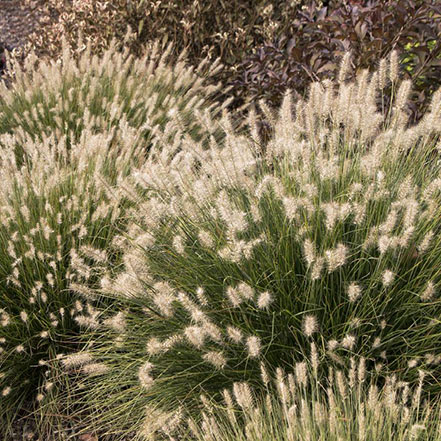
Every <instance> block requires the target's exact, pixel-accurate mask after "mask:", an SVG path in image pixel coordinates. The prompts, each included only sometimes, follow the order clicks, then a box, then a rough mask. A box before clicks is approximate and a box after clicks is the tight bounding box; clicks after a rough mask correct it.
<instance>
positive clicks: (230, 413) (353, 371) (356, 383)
mask: <svg viewBox="0 0 441 441" xmlns="http://www.w3.org/2000/svg"><path fill="white" fill-rule="evenodd" d="M311 361H312V360H311ZM365 362H366V360H364V359H363V358H361V359H359V360H357V359H355V358H351V367H350V368H349V369H347V368H346V369H345V368H344V367H343V368H340V369H339V370H336V371H332V370H330V372H329V375H328V378H327V380H328V381H326V382H320V381H317V378H316V376H315V374H314V367H313V366H311V363H305V362H299V363H297V364H296V366H295V368H294V370H293V372H289V373H285V372H284V371H283V370H282V369H277V372H276V375H275V378H274V379H273V378H270V377H269V376H268V374H266V377H264V378H263V380H265V381H266V384H265V389H266V394H265V397H264V399H262V396H261V394H257V396H256V394H255V393H253V390H252V388H250V386H249V385H248V384H247V383H244V382H240V383H235V384H234V385H233V388H232V390H231V391H229V390H227V389H225V390H224V391H223V400H224V402H223V403H222V404H221V405H219V404H217V403H215V402H210V400H209V399H207V397H205V399H204V400H203V403H204V405H203V407H202V408H203V417H202V421H200V422H195V421H192V420H190V422H189V423H188V424H187V427H188V429H189V430H188V431H185V429H184V431H183V430H182V426H183V425H182V420H183V418H182V416H183V415H182V411H177V412H175V413H174V414H173V415H170V416H169V415H167V416H164V415H161V414H159V415H158V416H157V418H155V419H153V418H151V417H150V418H149V417H147V421H146V424H145V425H144V427H143V435H144V436H145V439H149V435H151V434H152V433H155V432H157V433H160V434H163V435H166V436H170V435H172V436H176V434H178V433H179V434H180V437H179V439H188V440H190V439H191V440H198V441H233V440H234V441H245V440H246V441H273V440H277V441H297V440H298V441H300V440H302V441H303V440H336V439H339V440H350V439H354V438H355V439H357V440H364V441H376V440H382V441H387V440H390V441H392V440H393V441H397V440H399V441H405V440H406V441H407V440H409V441H410V440H415V439H420V440H432V441H436V440H439V439H440V429H441V427H440V422H439V412H440V409H439V404H438V405H434V406H433V407H432V406H428V405H424V404H423V403H422V400H421V389H422V385H423V381H424V374H423V373H421V376H420V379H419V382H418V385H416V386H415V387H410V386H409V384H408V383H406V382H403V381H399V380H398V379H397V377H396V376H395V375H392V376H390V377H386V379H385V381H384V383H383V385H381V386H379V385H378V384H376V382H375V381H373V380H372V378H369V374H370V373H369V372H367V371H366V365H365ZM264 375H265V374H264ZM152 413H153V414H154V413H155V412H154V411H153V412H152ZM161 416H162V418H161ZM184 427H185V426H184Z"/></svg>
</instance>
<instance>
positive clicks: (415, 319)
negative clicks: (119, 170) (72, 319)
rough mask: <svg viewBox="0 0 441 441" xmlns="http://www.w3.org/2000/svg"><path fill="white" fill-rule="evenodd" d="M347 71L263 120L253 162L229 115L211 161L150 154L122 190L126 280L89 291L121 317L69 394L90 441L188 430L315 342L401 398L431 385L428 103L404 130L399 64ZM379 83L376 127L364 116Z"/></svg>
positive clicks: (171, 149) (179, 145)
mask: <svg viewBox="0 0 441 441" xmlns="http://www.w3.org/2000/svg"><path fill="white" fill-rule="evenodd" d="M348 65H349V58H348V57H345V58H344V61H343V66H342V70H341V72H340V76H339V80H338V83H331V82H325V83H315V84H313V85H312V86H311V89H310V94H309V98H308V99H307V100H306V101H299V102H297V103H293V102H292V101H291V97H290V95H289V94H288V95H287V96H286V98H285V100H284V103H283V105H282V107H281V109H280V112H279V115H278V116H276V115H272V114H271V112H270V111H268V109H267V108H266V106H265V105H264V103H261V107H262V110H263V111H264V112H265V113H266V114H267V117H268V120H269V121H271V123H272V132H273V135H272V138H271V139H270V141H269V142H268V143H267V144H266V145H261V142H260V139H259V135H258V133H259V132H258V129H257V127H256V124H255V118H254V114H253V113H251V114H250V117H249V133H248V134H243V133H240V134H239V133H237V132H236V131H235V130H234V129H233V127H232V123H231V117H230V116H229V115H228V114H227V113H226V112H224V115H223V117H222V119H221V120H220V122H218V123H217V122H215V121H211V122H210V123H209V124H207V127H209V128H210V130H211V131H212V132H213V133H214V132H215V130H217V129H218V128H219V127H220V128H222V130H223V132H224V138H223V142H222V144H218V143H216V140H215V139H214V137H212V138H211V141H210V146H209V147H207V145H206V144H205V143H200V142H199V143H198V142H196V141H194V140H191V139H189V138H188V137H185V136H182V134H180V133H177V134H176V137H175V140H174V142H173V143H170V140H169V138H168V137H164V136H160V135H158V136H157V138H155V143H154V145H155V147H154V149H153V150H152V153H151V155H150V156H149V158H148V160H147V161H146V162H145V164H143V165H142V166H141V167H139V169H138V170H136V171H135V172H134V173H132V176H131V181H132V183H131V185H129V184H127V187H126V189H127V197H129V198H130V199H131V200H132V202H133V203H134V204H135V207H136V208H134V209H133V210H132V211H131V218H132V219H133V222H132V225H131V227H130V228H129V230H128V234H127V235H126V239H125V241H121V242H120V246H121V248H122V252H123V253H124V270H123V271H122V272H120V273H118V274H116V275H114V276H113V277H104V278H102V280H101V287H100V289H99V291H98V292H99V293H100V294H107V295H110V296H112V297H114V298H117V299H118V300H119V301H120V302H121V305H122V306H121V308H123V309H125V310H127V312H126V313H122V315H120V316H119V317H118V320H119V321H120V324H121V326H120V327H119V330H115V329H112V330H110V331H105V329H108V326H107V325H106V324H105V323H103V324H102V325H101V326H100V327H99V328H97V329H99V331H98V332H97V333H96V334H95V335H94V336H93V344H91V346H90V348H89V352H88V354H89V356H90V360H89V361H88V362H87V363H92V361H93V363H94V364H96V363H102V366H101V365H100V366H101V367H100V372H99V375H98V376H94V377H92V379H91V380H88V379H87V376H86V377H85V378H84V380H83V381H81V388H80V389H78V393H79V394H81V395H82V398H81V400H82V402H83V403H86V407H87V408H88V411H87V412H88V415H89V416H90V417H91V419H92V420H93V424H94V427H101V428H102V429H103V430H108V431H109V432H114V433H117V434H122V433H124V431H132V430H134V429H136V428H140V427H141V425H142V421H143V419H144V408H145V406H147V405H152V404H153V405H154V406H158V408H159V409H161V410H162V411H168V410H170V409H173V408H176V406H181V405H185V406H186V407H187V408H188V409H190V412H191V411H192V410H193V411H195V412H196V410H197V405H196V402H197V399H198V397H199V394H200V393H201V392H202V391H204V392H205V393H207V394H208V395H209V396H211V397H213V399H215V398H216V397H218V396H219V395H220V393H221V391H222V390H223V389H224V388H228V387H230V386H231V385H232V384H233V383H235V382H243V381H247V382H249V383H250V385H251V386H253V385H257V380H258V378H259V377H260V363H261V362H262V361H263V362H265V363H266V364H267V365H268V366H269V367H272V368H275V367H276V366H280V367H282V368H285V367H287V366H292V365H293V364H294V363H296V362H297V361H298V360H299V359H301V358H302V357H303V356H304V355H305V353H306V351H307V349H308V348H309V340H310V339H311V338H312V339H313V340H314V342H315V344H316V346H317V347H318V348H321V349H324V350H326V351H327V352H328V355H329V356H330V357H331V358H332V359H333V360H334V362H336V363H338V362H339V361H341V360H342V359H343V357H345V356H346V355H348V354H353V353H355V352H357V353H359V354H361V355H362V356H364V357H366V359H368V360H369V362H370V363H373V364H376V365H378V366H380V364H381V363H383V364H385V365H386V366H387V368H386V372H387V371H389V370H390V371H396V372H402V373H403V375H404V373H405V378H406V380H416V379H417V378H418V375H417V368H418V367H420V366H422V365H424V366H426V367H427V368H430V369H431V370H432V371H433V373H434V377H433V378H436V374H437V373H439V369H440V367H439V366H440V361H441V357H440V354H439V352H438V348H439V347H440V344H441V333H440V328H439V326H440V322H439V319H438V317H439V313H440V312H441V304H440V301H439V297H438V294H437V292H438V288H439V284H440V275H441V274H440V263H441V242H440V237H439V232H440V227H441V224H440V222H441V221H440V219H441V217H440V212H441V205H440V202H441V199H440V198H441V193H440V189H441V184H440V180H439V173H440V171H441V170H440V163H439V162H437V161H436V160H434V159H433V157H434V156H436V154H437V150H436V148H435V144H434V142H435V141H436V137H437V136H438V135H439V133H438V130H439V123H440V117H441V115H440V112H441V109H440V107H441V105H440V102H441V92H440V91H438V92H437V93H436V94H435V95H434V100H433V103H432V108H431V110H430V112H428V113H427V114H426V116H425V118H424V119H423V120H422V121H421V123H420V124H419V125H418V126H415V127H412V128H406V123H407V116H406V113H405V111H404V109H405V103H406V99H407V96H408V94H409V91H410V87H411V85H410V83H409V82H407V81H405V82H403V83H398V82H397V64H396V57H394V56H393V57H392V59H391V63H390V66H389V65H387V64H386V63H381V69H380V71H379V72H376V73H374V74H373V75H372V76H370V75H369V74H368V73H367V72H362V73H361V75H359V76H358V77H357V79H356V80H355V81H354V82H351V83H348V82H346V80H345V77H346V72H347V71H346V69H347V67H348ZM385 83H388V84H389V83H391V85H392V87H393V89H394V90H395V93H394V96H395V104H394V105H393V106H392V107H391V111H390V112H389V113H388V114H387V115H384V114H382V113H381V112H379V111H378V109H377V107H376V103H377V95H378V91H379V90H381V88H383V87H384V85H385ZM73 363H74V364H75V362H73ZM87 363H86V364H87ZM432 386H433V389H434V390H439V385H438V384H437V383H436V380H435V381H432ZM128 412H130V415H131V417H130V421H129V422H128V421H127V419H126V416H127V413H128Z"/></svg>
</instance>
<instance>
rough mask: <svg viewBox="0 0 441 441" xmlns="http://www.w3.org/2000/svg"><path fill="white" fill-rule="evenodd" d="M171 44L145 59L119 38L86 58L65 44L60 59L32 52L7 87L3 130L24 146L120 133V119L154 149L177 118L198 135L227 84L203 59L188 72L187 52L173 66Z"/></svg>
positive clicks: (1, 104) (1, 109)
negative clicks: (158, 133)
mask: <svg viewBox="0 0 441 441" xmlns="http://www.w3.org/2000/svg"><path fill="white" fill-rule="evenodd" d="M171 50H172V46H171V44H170V45H168V46H167V47H164V46H163V45H160V44H159V42H155V43H154V44H152V45H151V47H150V48H149V49H148V50H145V51H144V56H143V57H141V58H134V57H133V55H130V54H129V51H128V49H125V48H122V49H117V48H116V42H115V41H113V42H112V44H111V45H110V47H109V48H108V49H106V50H105V51H104V52H103V54H102V56H97V55H92V54H91V46H90V43H89V44H88V45H87V46H85V48H84V51H83V52H82V54H81V56H79V57H76V56H75V53H74V52H73V50H72V49H71V48H70V46H68V44H67V43H66V42H63V53H62V56H61V57H60V60H59V61H58V62H54V61H53V60H48V61H42V60H39V59H38V58H37V57H36V56H35V54H33V53H30V54H29V55H28V57H27V58H26V60H25V63H24V66H23V67H21V65H20V63H19V62H17V61H14V60H13V61H12V65H11V69H10V70H11V71H12V72H13V77H14V81H13V83H12V84H10V85H8V86H6V84H4V83H3V84H0V133H14V135H15V137H16V138H17V142H21V141H23V140H24V139H25V137H26V135H30V136H31V138H32V139H39V140H41V139H42V138H43V135H47V136H50V135H53V136H55V137H56V139H61V137H62V136H63V135H65V136H66V140H67V142H68V143H70V142H77V141H78V140H79V139H80V137H81V134H82V132H83V130H85V129H89V130H91V131H92V132H93V133H98V132H107V133H111V132H112V130H115V129H117V128H118V126H119V124H120V121H121V120H125V121H126V124H127V125H128V126H130V127H133V128H136V129H137V130H138V132H139V133H138V136H139V138H140V140H142V141H143V142H145V144H146V149H147V148H148V146H149V142H148V141H149V139H150V138H151V131H152V129H153V128H154V127H155V126H156V125H161V127H163V128H164V127H165V126H166V125H167V123H168V122H169V121H170V119H171V116H170V115H172V114H173V113H176V112H178V113H179V115H180V124H181V125H183V126H184V127H186V128H188V129H190V128H191V129H192V131H193V133H192V136H195V137H196V136H197V132H198V127H197V124H196V121H195V118H194V114H195V112H196V113H197V112H203V111H208V110H210V109H211V110H212V111H214V109H213V107H214V106H213V104H211V106H210V105H209V104H208V98H209V97H210V96H213V94H214V93H215V92H216V91H217V90H218V88H219V86H217V85H214V84H211V85H208V84H207V76H210V75H212V74H214V73H215V72H216V71H217V70H219V68H220V67H221V66H220V65H219V63H218V62H214V63H212V64H211V65H209V64H207V63H206V61H203V62H202V63H201V64H199V66H198V67H196V68H195V67H188V66H187V65H186V61H185V53H182V54H181V56H179V57H178V60H177V61H176V62H175V63H173V64H171V63H170V56H169V55H170V52H171Z"/></svg>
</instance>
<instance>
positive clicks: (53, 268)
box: [0, 47, 213, 436]
mask: <svg viewBox="0 0 441 441" xmlns="http://www.w3.org/2000/svg"><path fill="white" fill-rule="evenodd" d="M166 58H167V53H165V54H164V55H162V56H159V55H157V54H156V53H155V52H152V53H150V54H149V55H146V56H145V58H143V59H140V60H134V59H133V58H132V57H129V56H128V55H127V53H126V52H118V51H117V50H115V49H114V48H110V49H109V50H107V51H106V52H105V54H104V55H103V57H102V58H98V57H91V56H90V54H89V52H88V51H86V52H85V54H84V55H83V56H82V58H81V59H80V60H79V61H78V62H77V61H74V59H73V58H72V56H71V54H70V51H69V49H68V48H67V47H65V51H64V58H63V59H62V60H61V62H60V63H51V64H49V63H41V64H39V66H38V67H36V68H35V69H31V66H32V60H29V65H28V66H27V67H28V68H27V70H26V71H25V72H20V71H17V77H16V80H15V82H14V83H13V84H12V85H11V87H10V88H6V87H4V86H1V92H0V132H1V133H2V134H1V135H0V176H1V180H2V186H1V189H0V434H1V435H2V436H6V435H5V433H6V432H7V431H8V430H9V428H10V424H9V423H11V422H12V421H13V420H14V419H15V418H16V417H17V416H18V415H19V414H22V413H23V412H25V411H29V410H32V409H33V408H34V407H35V405H39V404H41V403H44V402H47V401H50V398H51V396H52V395H54V394H55V395H56V387H55V386H54V381H53V380H52V379H51V378H52V371H51V368H50V361H51V360H55V359H57V358H59V357H61V356H62V355H63V354H66V353H69V352H72V351H74V352H76V351H78V350H79V349H80V348H81V345H80V338H79V333H80V332H81V327H83V328H88V329H93V328H95V327H96V326H97V323H98V322H97V320H96V318H97V316H98V312H97V311H96V310H95V308H94V302H95V303H98V304H99V303H100V302H99V301H98V302H96V301H97V300H99V299H97V297H96V295H95V294H94V293H93V292H92V291H91V289H90V288H92V287H93V286H94V285H95V284H96V283H97V281H99V278H98V277H97V274H100V275H101V274H102V273H103V272H105V270H106V268H108V267H109V266H118V262H119V257H118V253H119V251H118V250H115V249H114V248H113V247H112V243H113V241H114V240H115V237H116V236H117V235H118V234H121V231H122V229H123V228H124V225H126V211H127V209H128V208H129V207H130V206H131V204H132V202H131V201H130V200H129V199H128V198H127V197H126V196H125V194H124V193H123V192H122V191H121V189H123V188H124V182H125V180H126V177H127V176H128V174H129V173H130V171H131V169H132V168H133V167H135V168H138V167H140V166H142V164H143V163H144V161H145V158H146V156H147V152H148V149H149V148H150V142H149V139H150V138H151V134H152V133H153V132H154V131H155V130H161V127H162V128H163V129H164V130H165V136H169V134H171V133H173V131H174V130H178V128H179V130H182V129H183V130H184V131H185V132H186V133H187V135H188V136H189V137H190V138H191V136H194V137H195V138H198V135H197V131H198V129H197V127H196V121H197V118H196V116H195V115H196V114H197V112H198V111H200V113H201V115H202V113H203V111H204V112H208V113H210V112H211V110H210V106H209V104H208V100H209V98H210V93H211V91H212V90H213V87H208V88H206V87H205V86H204V85H203V81H204V78H203V77H202V76H201V75H198V74H196V73H195V72H194V71H193V69H187V68H186V67H185V65H184V64H183V63H184V62H183V61H182V63H178V64H175V65H174V66H170V65H169V64H167V62H166ZM16 67H17V69H18V66H16ZM199 94H200V95H199ZM189 109H191V112H192V118H191V119H190V117H189V111H190V110H189ZM170 115H174V122H173V124H167V122H168V120H169V118H170ZM187 117H188V118H187ZM178 118H179V120H178ZM190 121H192V122H190ZM107 304H108V303H107ZM101 306H103V304H101ZM37 407H38V406H37Z"/></svg>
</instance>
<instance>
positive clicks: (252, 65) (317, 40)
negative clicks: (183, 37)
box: [232, 0, 441, 122]
mask: <svg viewBox="0 0 441 441" xmlns="http://www.w3.org/2000/svg"><path fill="white" fill-rule="evenodd" d="M291 20H292V21H291V23H290V24H289V26H286V27H285V30H284V32H283V34H278V35H277V36H276V37H277V38H275V39H273V40H267V41H266V42H265V44H264V45H258V47H257V49H255V50H253V53H252V54H251V53H248V54H247V55H246V56H245V59H244V60H243V61H242V62H241V63H240V65H239V66H238V67H237V69H236V71H237V73H236V74H234V77H235V78H234V80H233V81H232V82H233V84H234V85H235V87H234V89H233V90H234V92H235V94H236V97H237V99H240V100H241V102H244V101H246V99H247V98H249V99H250V101H256V100H259V99H262V98H264V99H265V100H267V102H269V103H270V104H272V105H274V106H278V105H280V103H281V101H282V98H283V95H284V93H285V91H286V90H287V89H291V90H294V91H296V92H297V93H298V94H300V95H302V96H303V95H304V94H305V92H306V90H307V88H308V86H309V83H310V82H311V81H317V80H320V79H325V78H330V77H331V78H336V74H337V72H338V66H339V64H340V60H341V57H342V56H343V54H344V53H345V52H347V51H350V52H351V54H352V57H351V58H352V64H353V67H354V72H360V71H361V70H362V69H366V68H369V69H371V70H374V69H376V68H378V60H380V59H382V58H385V57H386V56H388V55H389V54H390V53H391V52H392V51H393V50H398V52H399V56H400V75H402V76H403V77H404V78H407V79H412V80H413V82H414V91H413V93H412V96H411V97H410V100H409V103H408V105H409V111H410V112H411V114H412V121H413V122H414V121H416V120H419V119H420V118H421V117H422V115H423V113H424V111H425V109H426V108H427V106H428V104H429V103H430V98H431V96H432V94H433V92H434V91H435V90H436V89H438V87H439V85H440V82H439V78H440V75H439V72H440V67H441V41H440V39H439V35H440V32H441V8H440V6H439V5H438V4H437V2H434V1H431V0H429V1H413V0H398V1H395V0H394V1H389V0H381V1H353V2H342V1H339V2H331V3H330V5H329V6H327V7H323V8H321V9H320V8H317V7H315V6H314V5H313V4H311V5H310V6H308V7H304V8H301V9H299V10H297V11H296V13H295V14H294V15H293V16H291ZM253 49H254V48H253ZM390 94H391V90H390V89H386V90H385V91H384V93H383V98H385V99H386V104H388V103H389V100H390ZM384 104H385V103H384V102H383V105H384Z"/></svg>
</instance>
